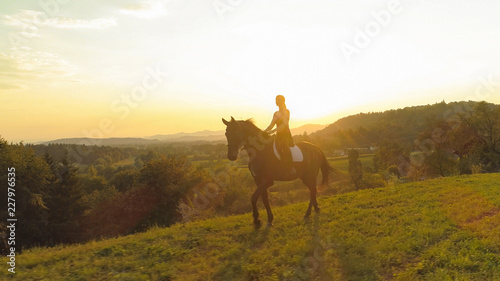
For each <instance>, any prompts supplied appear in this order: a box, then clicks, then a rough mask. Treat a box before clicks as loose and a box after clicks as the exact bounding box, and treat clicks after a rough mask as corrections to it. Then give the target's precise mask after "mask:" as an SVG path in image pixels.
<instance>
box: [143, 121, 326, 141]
mask: <svg viewBox="0 0 500 281" xmlns="http://www.w3.org/2000/svg"><path fill="white" fill-rule="evenodd" d="M326 126H327V125H319V124H307V125H303V126H300V127H297V128H293V129H291V130H290V131H291V132H292V135H302V134H303V133H304V132H307V133H308V134H310V133H313V132H316V131H318V130H321V129H323V128H325V127H326ZM261 129H262V128H261ZM224 133H225V131H223V130H221V131H210V130H204V131H199V132H194V133H184V132H182V133H176V134H169V135H154V136H151V137H147V139H157V140H160V141H164V142H193V141H222V140H226V137H225V135H224Z"/></svg>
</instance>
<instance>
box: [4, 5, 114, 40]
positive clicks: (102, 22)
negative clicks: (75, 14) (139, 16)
mask: <svg viewBox="0 0 500 281" xmlns="http://www.w3.org/2000/svg"><path fill="white" fill-rule="evenodd" d="M2 23H4V24H6V25H11V26H17V27H22V28H23V30H24V31H23V32H25V30H28V31H30V32H29V34H30V35H31V36H33V35H34V34H35V32H34V31H35V30H36V29H37V28H38V27H41V26H47V27H53V28H64V29H105V28H110V27H115V26H117V23H116V20H115V19H114V18H112V17H110V18H96V19H72V18H63V17H53V18H48V17H47V15H46V14H45V13H43V12H41V11H32V10H21V11H20V12H19V13H17V14H13V15H5V16H4V18H3V20H2Z"/></svg>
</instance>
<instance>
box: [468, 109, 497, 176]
mask: <svg viewBox="0 0 500 281" xmlns="http://www.w3.org/2000/svg"><path fill="white" fill-rule="evenodd" d="M460 119H461V121H462V122H463V124H464V126H462V131H465V130H468V131H469V132H470V133H472V136H473V139H472V142H468V143H464V144H462V145H463V146H464V145H467V146H468V148H469V157H468V158H469V160H471V158H472V159H475V161H470V162H471V163H469V165H480V166H481V167H482V169H483V170H484V171H485V172H500V107H499V106H497V105H493V104H488V103H486V102H480V103H478V104H476V105H475V107H474V110H472V111H471V112H470V113H469V114H461V115H460Z"/></svg>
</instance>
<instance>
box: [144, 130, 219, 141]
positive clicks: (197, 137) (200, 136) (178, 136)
mask: <svg viewBox="0 0 500 281" xmlns="http://www.w3.org/2000/svg"><path fill="white" fill-rule="evenodd" d="M147 139H157V140H160V141H166V142H191V141H218V140H224V139H225V136H224V131H222V130H221V131H210V130H204V131H199V132H194V133H184V132H181V133H175V134H168V135H154V136H151V137H147Z"/></svg>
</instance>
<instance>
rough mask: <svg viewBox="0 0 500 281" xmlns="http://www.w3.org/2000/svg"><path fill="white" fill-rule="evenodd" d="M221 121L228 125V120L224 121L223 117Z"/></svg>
mask: <svg viewBox="0 0 500 281" xmlns="http://www.w3.org/2000/svg"><path fill="white" fill-rule="evenodd" d="M222 123H224V124H225V125H226V126H228V125H229V122H228V121H226V119H224V118H222Z"/></svg>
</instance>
